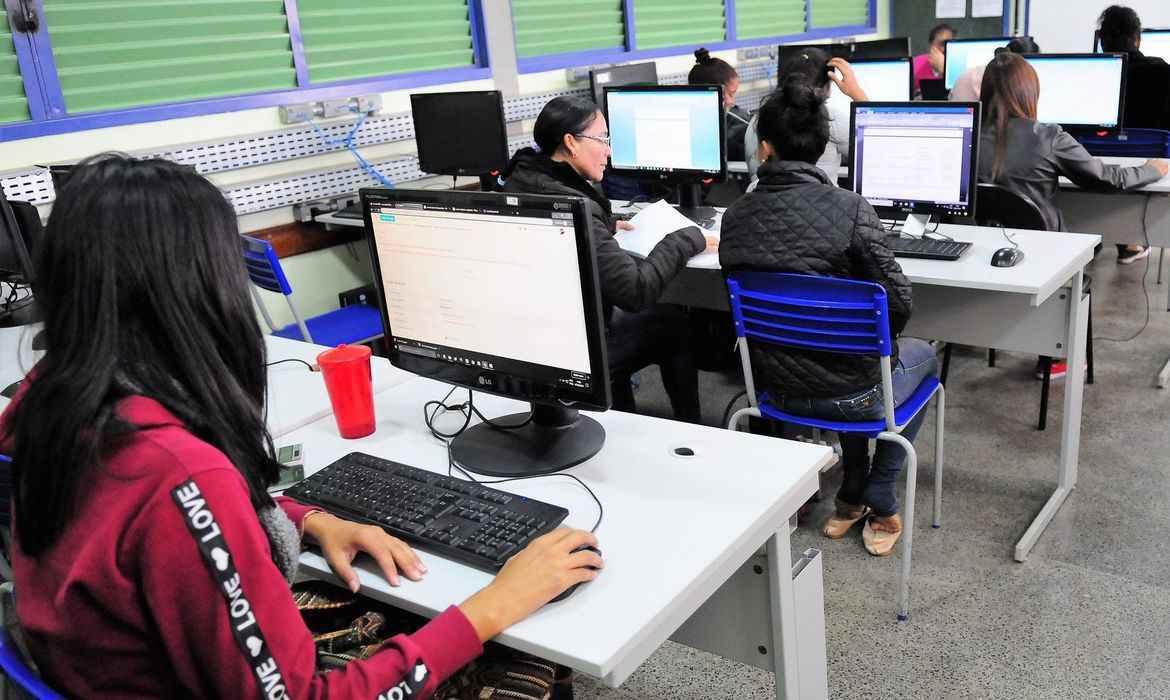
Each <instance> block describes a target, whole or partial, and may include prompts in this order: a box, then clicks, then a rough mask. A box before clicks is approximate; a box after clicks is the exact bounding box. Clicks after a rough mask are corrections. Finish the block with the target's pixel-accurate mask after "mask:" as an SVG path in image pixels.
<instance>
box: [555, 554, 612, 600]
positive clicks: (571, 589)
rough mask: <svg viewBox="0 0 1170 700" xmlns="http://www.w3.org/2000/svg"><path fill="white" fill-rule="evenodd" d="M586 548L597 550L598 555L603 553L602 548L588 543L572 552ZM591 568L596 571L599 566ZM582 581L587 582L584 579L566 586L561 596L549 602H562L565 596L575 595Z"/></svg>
mask: <svg viewBox="0 0 1170 700" xmlns="http://www.w3.org/2000/svg"><path fill="white" fill-rule="evenodd" d="M586 549H588V550H592V551H594V552H597V554H598V555H600V554H601V550H600V549H598V548H597V547H594V546H592V545H587V544H586V545H581V546H580V547H578V548H576V549H574V550H573V551H572V552H570V554H576V553H577V552H581V551H584V550H586ZM589 568H590V569H593V570H594V571H597V567H596V566H591V567H589ZM582 583H585V582H584V581H582V582H581V583H574V584H573V585H572V586H569V587H568V588H566V589H565V590H564V591H563V592H562V593H561V594H560V595H559V596H557V597H556V598H553V599H552V600H550V601H548V602H550V603H559V602H561V601H562V600H564V599H565V598H568V597H569V596H571V595H573V594H574V593H576V592H577V589H578V588H580V587H581V584H582Z"/></svg>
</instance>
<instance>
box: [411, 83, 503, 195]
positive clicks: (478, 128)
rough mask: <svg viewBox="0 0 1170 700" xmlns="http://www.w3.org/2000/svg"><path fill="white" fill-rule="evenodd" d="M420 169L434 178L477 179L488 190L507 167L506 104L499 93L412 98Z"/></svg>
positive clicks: (442, 93) (481, 92)
mask: <svg viewBox="0 0 1170 700" xmlns="http://www.w3.org/2000/svg"><path fill="white" fill-rule="evenodd" d="M410 113H411V116H412V117H413V118H414V140H415V143H416V144H417V145H418V167H419V169H420V170H422V171H423V172H424V173H434V174H436V175H452V176H456V175H471V176H478V177H479V178H480V182H481V184H483V185H484V189H488V187H487V185H489V184H490V182H491V180H492V179H493V178H492V177H490V176H491V174H493V173H498V172H499V171H500V170H503V168H504V166H505V165H507V164H508V158H509V153H508V131H507V123H506V122H505V121H504V100H503V97H502V96H501V94H500V92H499V91H498V90H483V91H474V92H428V93H421V94H416V95H411V96H410Z"/></svg>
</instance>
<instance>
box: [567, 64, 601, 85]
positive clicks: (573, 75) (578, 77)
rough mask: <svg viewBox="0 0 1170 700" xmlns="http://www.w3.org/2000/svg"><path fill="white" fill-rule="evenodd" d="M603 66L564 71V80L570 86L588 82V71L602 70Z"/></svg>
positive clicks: (581, 67) (578, 67) (575, 67)
mask: <svg viewBox="0 0 1170 700" xmlns="http://www.w3.org/2000/svg"><path fill="white" fill-rule="evenodd" d="M603 67H605V66H573V67H572V68H566V69H565V80H566V81H567V82H568V83H569V84H570V85H572V84H573V83H582V82H587V81H588V80H589V71H591V70H596V69H598V68H603Z"/></svg>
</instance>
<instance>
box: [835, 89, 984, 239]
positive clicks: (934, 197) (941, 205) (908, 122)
mask: <svg viewBox="0 0 1170 700" xmlns="http://www.w3.org/2000/svg"><path fill="white" fill-rule="evenodd" d="M849 128H850V133H852V135H853V148H852V156H851V164H850V166H851V167H850V177H851V178H852V189H853V191H854V192H856V193H858V194H860V195H861V196H862V197H864V198H865V199H866V201H868V202H869V203H870V204H871V205H872V206H873V207H874V209H876V210H878V211H879V212H880V213H887V214H891V215H894V214H906V215H908V216H907V219H906V223H905V224H904V225H903V228H902V231H903V233H906V234H909V235H921V234H922V233H923V232H924V231H925V230H926V224H927V223H928V222H929V220H930V217H931V216H932V215H934V214H949V215H953V216H974V215H975V192H976V189H977V188H976V185H977V184H978V170H977V169H978V166H979V103H978V102H921V101H920V102H854V103H852V105H851V106H850V117H849Z"/></svg>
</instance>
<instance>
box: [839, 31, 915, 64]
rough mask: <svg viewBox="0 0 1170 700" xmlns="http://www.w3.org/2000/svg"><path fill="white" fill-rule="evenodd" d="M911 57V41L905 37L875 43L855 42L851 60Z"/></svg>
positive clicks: (850, 56) (852, 46)
mask: <svg viewBox="0 0 1170 700" xmlns="http://www.w3.org/2000/svg"><path fill="white" fill-rule="evenodd" d="M909 55H910V39H909V37H904V36H895V37H890V38H889V39H875V40H873V41H855V42H853V44H851V45H850V51H849V58H850V59H851V60H852V59H858V58H902V57H903V56H909Z"/></svg>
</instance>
